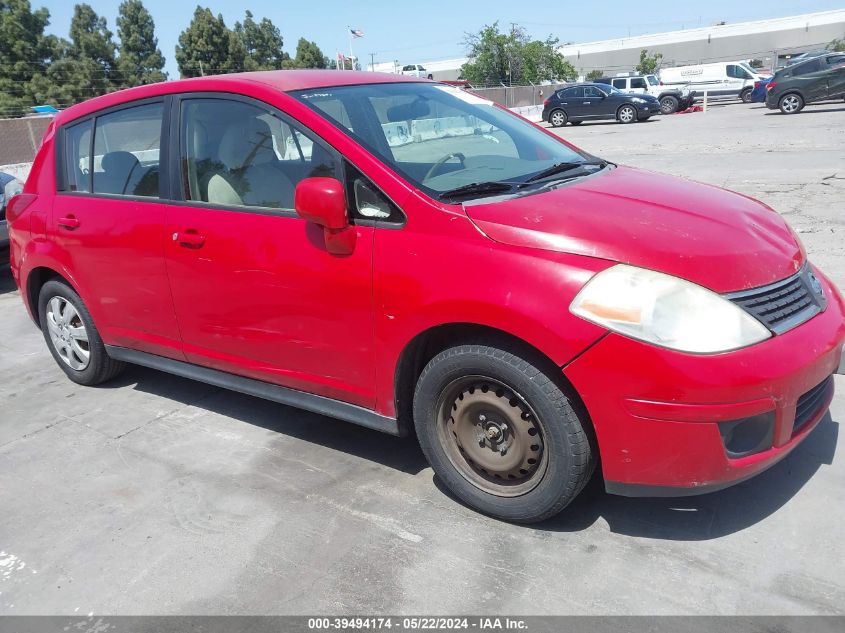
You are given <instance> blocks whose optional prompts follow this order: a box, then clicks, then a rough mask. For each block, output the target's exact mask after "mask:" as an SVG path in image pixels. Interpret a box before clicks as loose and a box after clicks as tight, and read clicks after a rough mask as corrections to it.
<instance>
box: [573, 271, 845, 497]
mask: <svg viewBox="0 0 845 633" xmlns="http://www.w3.org/2000/svg"><path fill="white" fill-rule="evenodd" d="M816 274H817V276H818V277H819V279H821V280H823V281H822V283H823V284H824V288H825V293H826V294H827V296H828V297H829V298H830V301H829V303H828V307H827V309H826V310H825V311H824V312H822V313H821V314H818V315H816V316H815V317H813V318H812V319H810V320H809V321H807V322H806V323H804V324H802V325H800V326H798V327H796V328H794V329H793V330H790V331H788V332H786V333H784V334H781V335H778V336H773V337H772V338H770V339H768V340H766V341H764V342H762V343H759V344H757V345H752V346H750V347H746V348H743V349H740V350H736V351H733V352H727V353H723V354H714V355H699V356H696V355H692V354H684V353H681V352H676V351H672V350H668V349H664V348H660V347H656V346H653V345H648V344H646V343H642V342H639V341H635V340H633V339H630V338H626V337H624V336H621V335H618V334H613V333H611V334H608V335H607V336H605V337H604V338H602V339H601V340H599V341H598V342H597V343H595V344H594V345H593V346H592V347H590V348H589V349H588V350H587V351H586V352H584V353H583V354H581V356H579V357H578V358H577V359H576V360H575V361H573V362H572V363H570V364H569V365H567V366H566V367H565V368H564V370H563V371H564V375H565V376H566V377H567V378H568V380H569V381H570V382H571V383H572V385H573V386H574V388H575V390H576V391H577V392H578V394H579V395H580V396H581V398H582V400H583V402H584V405H585V407H586V409H587V412H588V413H589V415H590V418H591V420H592V421H593V425H594V427H595V430H596V437H597V440H598V445H599V451H600V454H601V464H602V472H603V475H604V478H605V487H606V489H607V491H608V492H611V493H615V494H623V495H626V496H684V495H689V494H700V493H704V492H711V491H713V490H718V489H720V488H725V487H727V486H730V485H732V484H735V483H738V482H740V481H743V480H745V479H748V478H749V477H752V476H754V475H756V474H758V473H760V472H762V471H763V470H765V469H766V468H768V467H769V466H772V465H773V464H775V463H776V462H777V461H779V460H780V459H782V458H783V457H785V456H786V455H787V454H788V453H789V452H790V451H791V450H792V449H793V448H795V446H797V445H798V444H799V443H800V442H801V441H802V440H803V439H804V438H805V437H807V435H808V434H809V433H810V432H811V431H812V430H813V428H814V427H815V426H816V425H817V424H818V423H819V421H820V420H821V419H822V418H823V417H824V415H825V413H826V412H827V410H828V408H829V406H830V402H831V400H832V398H833V379H832V378H831V375H832V374H833V373H834V372H836V371H837V370H839V371H845V365H843V364H842V363H845V360H843V341H844V340H845V322H844V321H843V314H845V304H844V303H843V299H842V296H841V295H840V294H839V292H838V291H837V290H836V289H835V287H834V286H833V285H832V284H831V283H830V282H829V281H828V280H827V279H826V278H824V277H823V276H822V275H821V273H819V272H818V271H817V270H816ZM796 418H798V421H797V422H796ZM799 425H800V428H799ZM737 428H742V429H745V430H741V431H739V433H746V431H747V430H748V429H760V430H761V431H762V430H765V432H761V433H760V434H759V436H758V441H757V443H756V444H754V443H753V442H752V444H753V446H752V448H751V450H750V451H737V450H736V444H735V442H736V437H735V436H734V435H733V431H732V429H737ZM740 439H741V436H740ZM746 448H747V446H746Z"/></svg>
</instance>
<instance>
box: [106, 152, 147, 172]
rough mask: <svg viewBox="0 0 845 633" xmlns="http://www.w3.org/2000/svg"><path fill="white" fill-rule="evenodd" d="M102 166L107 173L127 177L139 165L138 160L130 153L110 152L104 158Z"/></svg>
mask: <svg viewBox="0 0 845 633" xmlns="http://www.w3.org/2000/svg"><path fill="white" fill-rule="evenodd" d="M101 164H102V166H103V171H104V172H106V173H112V174H124V175H126V174H128V173H129V172H130V171H132V169H134V167H135V165H137V164H138V159H137V158H135V155H134V154H130V153H129V152H109V153H108V154H106V155H105V156H103V160H102V161H101Z"/></svg>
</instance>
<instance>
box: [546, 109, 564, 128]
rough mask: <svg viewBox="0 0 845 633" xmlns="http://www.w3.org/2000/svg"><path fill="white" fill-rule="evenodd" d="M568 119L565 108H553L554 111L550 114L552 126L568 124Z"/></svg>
mask: <svg viewBox="0 0 845 633" xmlns="http://www.w3.org/2000/svg"><path fill="white" fill-rule="evenodd" d="M567 119H568V117H567V116H566V112H564V111H563V110H552V113H551V114H550V115H549V123H551V124H552V127H563V126H564V125H566V120H567Z"/></svg>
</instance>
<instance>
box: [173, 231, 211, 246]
mask: <svg viewBox="0 0 845 633" xmlns="http://www.w3.org/2000/svg"><path fill="white" fill-rule="evenodd" d="M173 241H174V242H178V243H179V246H184V247H185V248H202V245H203V244H205V236H204V235H200V234H199V233H197V232H196V231H195V230H193V229H188V230H187V231H177V232H176V233H174V234H173Z"/></svg>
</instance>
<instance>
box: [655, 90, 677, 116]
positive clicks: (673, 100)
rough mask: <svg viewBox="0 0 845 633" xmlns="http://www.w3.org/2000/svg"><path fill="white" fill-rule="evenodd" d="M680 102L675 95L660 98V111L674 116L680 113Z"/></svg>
mask: <svg viewBox="0 0 845 633" xmlns="http://www.w3.org/2000/svg"><path fill="white" fill-rule="evenodd" d="M679 106H680V102H679V101H678V98H677V97H675V96H673V95H663V96H662V97H660V111H661V112H662V113H663V114H673V113H674V112H677V111H678V107H679Z"/></svg>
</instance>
